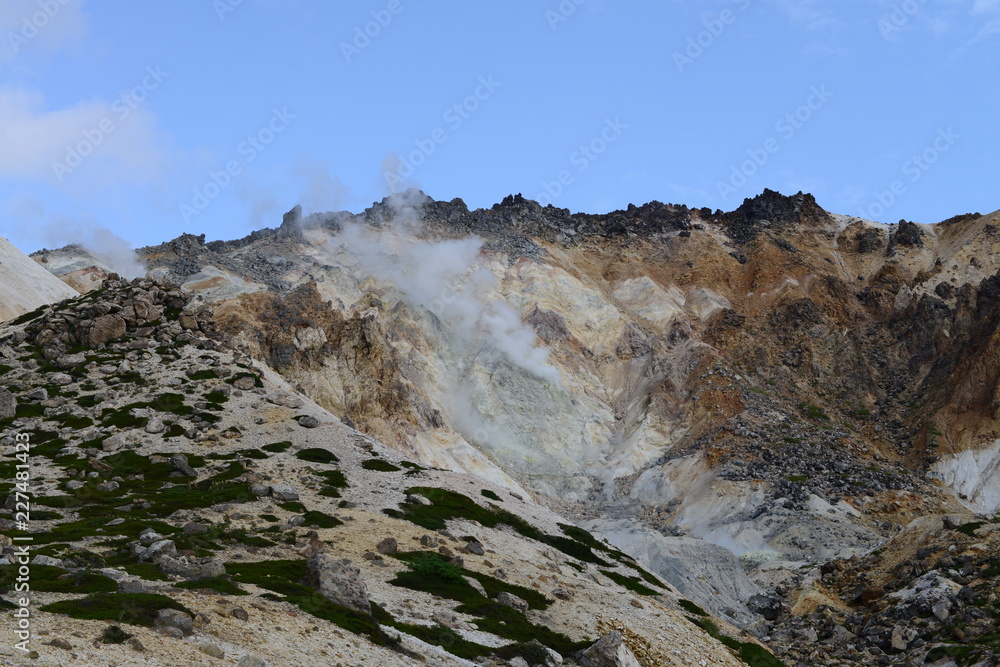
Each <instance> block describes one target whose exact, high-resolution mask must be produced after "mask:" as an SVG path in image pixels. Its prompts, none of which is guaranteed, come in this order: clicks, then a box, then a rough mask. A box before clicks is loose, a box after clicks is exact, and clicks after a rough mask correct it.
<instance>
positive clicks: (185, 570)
mask: <svg viewBox="0 0 1000 667" xmlns="http://www.w3.org/2000/svg"><path fill="white" fill-rule="evenodd" d="M160 570H161V571H162V572H163V573H164V574H171V575H174V576H176V577H181V578H182V579H186V580H187V581H199V580H201V579H210V578H212V577H221V576H224V575H225V574H226V566H225V565H223V563H222V561H221V560H217V559H215V558H203V559H197V558H192V559H187V558H174V557H173V556H162V557H161V558H160Z"/></svg>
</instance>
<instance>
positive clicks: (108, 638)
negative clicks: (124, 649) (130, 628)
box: [100, 625, 132, 644]
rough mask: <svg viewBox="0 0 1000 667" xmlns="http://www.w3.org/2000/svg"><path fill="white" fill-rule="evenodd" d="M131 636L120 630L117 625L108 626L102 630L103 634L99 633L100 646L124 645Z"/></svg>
mask: <svg viewBox="0 0 1000 667" xmlns="http://www.w3.org/2000/svg"><path fill="white" fill-rule="evenodd" d="M131 638H132V635H130V634H129V633H127V632H125V631H124V630H122V629H121V626H118V625H109V626H108V627H106V628H104V632H102V633H101V640H100V641H101V643H102V644H124V643H125V642H127V641H128V640H129V639H131Z"/></svg>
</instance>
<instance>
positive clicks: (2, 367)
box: [0, 364, 14, 375]
mask: <svg viewBox="0 0 1000 667" xmlns="http://www.w3.org/2000/svg"><path fill="white" fill-rule="evenodd" d="M12 370H14V367H13V366H8V365H7V364H0V375H6V374H7V373H10V372H11V371H12Z"/></svg>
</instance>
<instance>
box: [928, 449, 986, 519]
mask: <svg viewBox="0 0 1000 667" xmlns="http://www.w3.org/2000/svg"><path fill="white" fill-rule="evenodd" d="M931 472H932V473H933V474H934V475H936V476H937V477H939V478H940V479H941V480H942V481H943V482H944V483H945V484H947V485H948V486H950V487H951V488H953V489H954V490H955V492H956V493H959V494H962V495H963V496H965V498H960V499H961V500H962V502H963V503H964V504H965V505H966V506H967V507H968V508H969V509H971V510H973V511H976V512H981V513H983V514H993V513H995V512H997V511H998V510H1000V440H997V441H995V442H993V444H991V445H989V446H987V447H983V448H982V449H966V450H964V451H961V452H959V453H957V454H951V455H949V456H942V457H941V460H940V461H938V462H937V463H935V464H934V466H933V467H932V468H931Z"/></svg>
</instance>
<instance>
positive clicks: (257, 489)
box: [250, 484, 271, 498]
mask: <svg viewBox="0 0 1000 667" xmlns="http://www.w3.org/2000/svg"><path fill="white" fill-rule="evenodd" d="M250 493H252V494H253V495H255V496H257V497H258V498H263V497H264V496H269V495H271V487H270V486H268V485H267V484H251V485H250Z"/></svg>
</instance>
